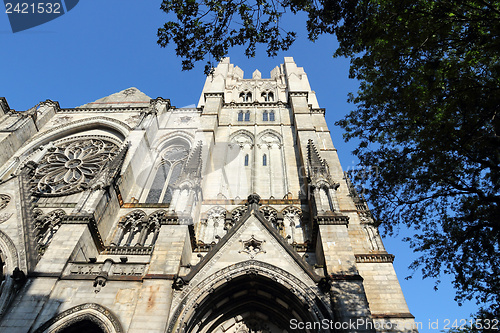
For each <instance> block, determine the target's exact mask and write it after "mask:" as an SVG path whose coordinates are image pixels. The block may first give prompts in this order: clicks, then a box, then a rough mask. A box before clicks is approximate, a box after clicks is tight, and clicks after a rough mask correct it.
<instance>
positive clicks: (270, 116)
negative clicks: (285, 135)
mask: <svg viewBox="0 0 500 333" xmlns="http://www.w3.org/2000/svg"><path fill="white" fill-rule="evenodd" d="M269 121H274V111H271V112H269Z"/></svg>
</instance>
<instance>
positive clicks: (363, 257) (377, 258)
mask: <svg viewBox="0 0 500 333" xmlns="http://www.w3.org/2000/svg"><path fill="white" fill-rule="evenodd" d="M354 257H355V258H356V262H357V263H391V264H392V263H393V262H394V255H393V254H388V253H367V254H355V255H354Z"/></svg>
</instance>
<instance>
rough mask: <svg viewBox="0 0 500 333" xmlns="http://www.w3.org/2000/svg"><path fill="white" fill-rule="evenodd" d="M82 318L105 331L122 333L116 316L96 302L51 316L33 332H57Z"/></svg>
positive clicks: (106, 332) (107, 332)
mask: <svg viewBox="0 0 500 333" xmlns="http://www.w3.org/2000/svg"><path fill="white" fill-rule="evenodd" d="M82 320H90V321H91V322H93V323H95V324H96V325H97V326H99V327H100V328H101V329H102V330H103V332H105V333H122V332H124V331H123V328H122V326H121V324H120V321H119V320H118V318H116V316H115V315H114V314H113V313H112V312H111V311H110V310H108V309H106V308H105V307H103V306H101V305H99V304H96V303H86V304H81V305H78V306H75V307H73V308H71V309H68V310H66V311H64V312H61V313H60V314H58V315H56V316H54V317H52V319H50V320H49V321H47V322H46V323H45V324H43V325H42V326H40V327H39V328H38V329H37V330H36V331H35V333H45V332H51V333H58V332H62V331H63V330H64V329H65V328H67V327H69V326H71V325H73V324H75V323H77V322H79V321H82Z"/></svg>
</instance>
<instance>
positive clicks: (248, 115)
mask: <svg viewBox="0 0 500 333" xmlns="http://www.w3.org/2000/svg"><path fill="white" fill-rule="evenodd" d="M245 121H250V111H247V112H246V113H245Z"/></svg>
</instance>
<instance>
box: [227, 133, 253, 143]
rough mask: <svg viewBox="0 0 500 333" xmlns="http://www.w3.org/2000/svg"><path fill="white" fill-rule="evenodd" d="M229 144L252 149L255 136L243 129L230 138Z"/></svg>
mask: <svg viewBox="0 0 500 333" xmlns="http://www.w3.org/2000/svg"><path fill="white" fill-rule="evenodd" d="M229 142H230V143H232V144H238V145H239V146H240V147H243V146H245V145H249V146H250V147H252V146H253V144H254V136H253V134H252V133H251V132H249V131H247V130H244V129H241V130H238V131H236V132H234V133H232V134H231V135H230V136H229Z"/></svg>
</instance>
